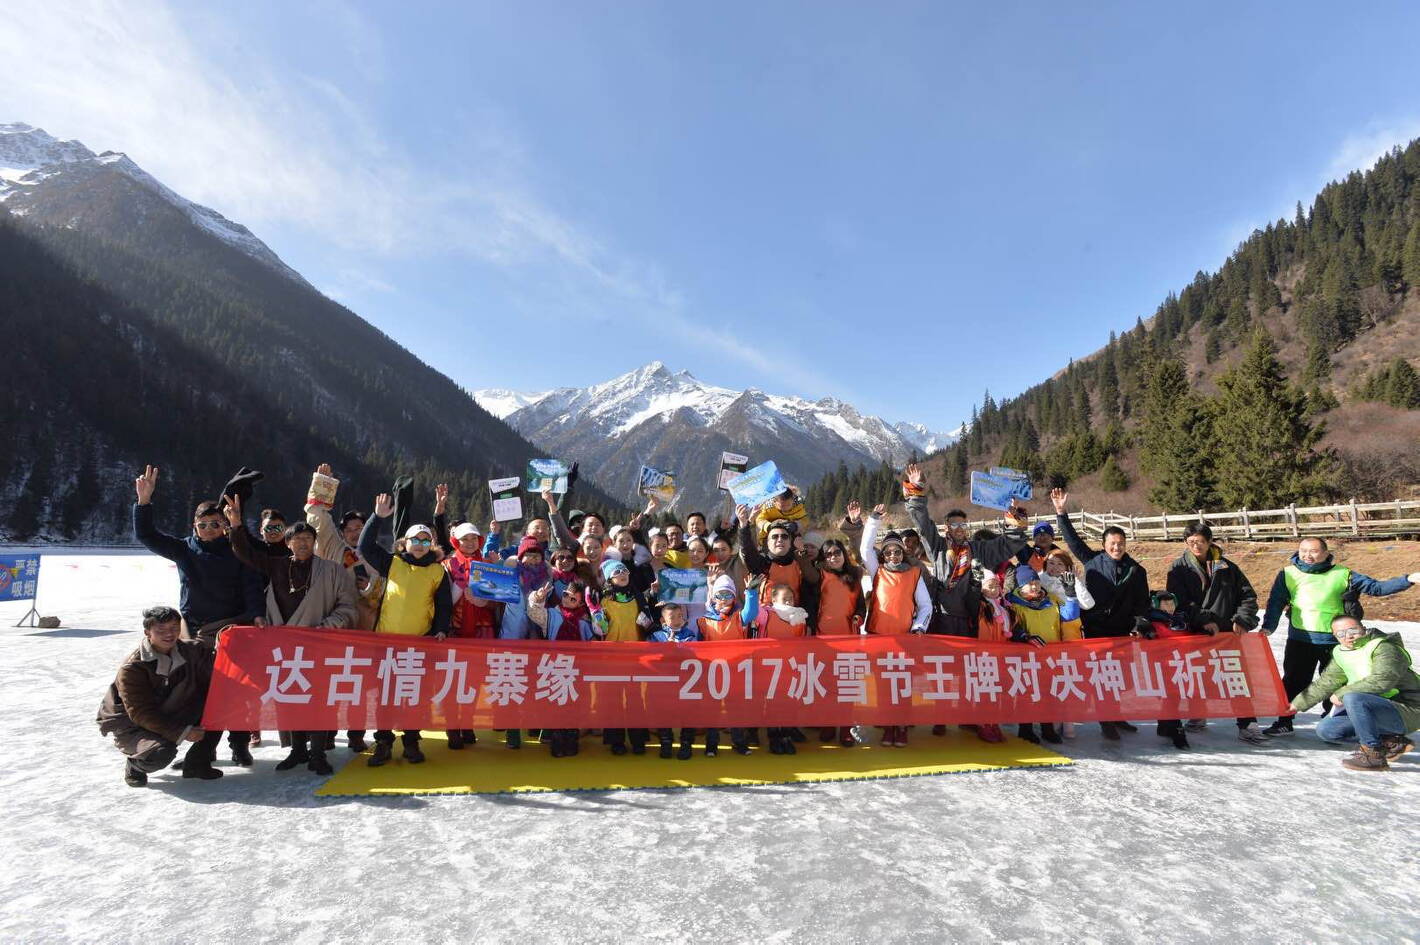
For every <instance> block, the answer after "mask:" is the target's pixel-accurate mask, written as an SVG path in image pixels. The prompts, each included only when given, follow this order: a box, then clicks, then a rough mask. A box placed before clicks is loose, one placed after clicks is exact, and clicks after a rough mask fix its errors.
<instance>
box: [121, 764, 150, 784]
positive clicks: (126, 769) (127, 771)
mask: <svg viewBox="0 0 1420 945" xmlns="http://www.w3.org/2000/svg"><path fill="white" fill-rule="evenodd" d="M123 783H124V784H126V785H128V786H129V787H143V786H144V785H145V784H147V783H148V775H147V774H145V773H144V772H142V771H139V770H138V769H137V768H135V767H133V763H132V762H125V763H124V765H123Z"/></svg>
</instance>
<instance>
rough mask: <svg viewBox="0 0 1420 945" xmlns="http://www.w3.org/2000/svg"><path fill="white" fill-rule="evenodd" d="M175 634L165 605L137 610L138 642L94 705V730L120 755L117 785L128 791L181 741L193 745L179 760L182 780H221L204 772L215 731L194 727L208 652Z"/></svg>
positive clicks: (165, 761) (208, 769)
mask: <svg viewBox="0 0 1420 945" xmlns="http://www.w3.org/2000/svg"><path fill="white" fill-rule="evenodd" d="M181 632H182V615H181V614H180V613H178V612H177V611H176V610H175V609H173V608H172V607H150V608H149V609H147V610H145V611H143V642H142V644H140V645H139V647H138V649H136V650H134V651H133V652H132V653H130V654H129V655H128V657H127V659H125V660H124V661H123V663H122V664H121V665H120V666H119V667H118V674H117V676H116V677H115V678H114V681H113V683H112V684H111V685H110V686H109V687H108V694H107V695H105V696H104V700H103V702H102V703H100V705H99V715H98V723H99V731H100V732H101V733H103V734H104V735H111V736H113V740H114V743H115V744H116V745H117V746H118V750H119V751H121V752H123V753H124V754H125V755H127V756H128V763H127V765H126V766H125V770H124V776H123V780H124V782H125V783H126V784H127V785H128V786H129V787H142V786H143V785H145V784H147V783H148V775H149V774H151V773H153V772H154V771H161V770H162V769H163V768H166V767H167V766H168V765H169V764H171V763H172V761H173V759H174V758H176V757H177V752H178V746H179V745H180V744H182V743H183V742H192V743H193V745H192V747H191V748H189V749H188V752H187V756H186V757H185V758H184V759H183V763H182V776H183V777H184V778H201V779H202V780H204V781H211V780H213V779H215V778H220V777H221V776H222V772H220V771H218V770H217V769H216V768H214V767H213V766H212V759H213V758H214V757H215V756H216V754H217V742H218V741H219V740H220V739H221V737H222V733H221V732H220V731H217V732H205V731H203V730H202V728H201V727H200V726H201V723H202V707H203V705H204V704H205V703H206V701H207V687H208V685H209V684H210V683H211V681H212V661H213V658H214V656H215V651H214V650H213V649H211V648H210V647H206V646H203V645H201V644H198V643H190V642H187V641H185V640H180V639H179V636H180V635H181Z"/></svg>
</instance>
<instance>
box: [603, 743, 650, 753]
mask: <svg viewBox="0 0 1420 945" xmlns="http://www.w3.org/2000/svg"><path fill="white" fill-rule="evenodd" d="M641 750H642V751H645V749H644V748H643V749H641ZM611 753H612V754H613V755H624V754H626V745H625V744H624V743H622V742H617V743H616V744H614V745H612V746H611Z"/></svg>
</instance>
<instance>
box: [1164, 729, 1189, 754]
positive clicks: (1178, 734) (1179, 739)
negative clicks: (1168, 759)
mask: <svg viewBox="0 0 1420 945" xmlns="http://www.w3.org/2000/svg"><path fill="white" fill-rule="evenodd" d="M1169 740H1170V741H1172V742H1173V747H1175V748H1177V749H1178V750H1179V751H1187V750H1188V749H1189V747H1190V746H1189V744H1188V733H1187V732H1185V731H1184V730H1183V727H1182V726H1180V727H1179V728H1176V729H1174V731H1173V734H1172V735H1170V736H1169Z"/></svg>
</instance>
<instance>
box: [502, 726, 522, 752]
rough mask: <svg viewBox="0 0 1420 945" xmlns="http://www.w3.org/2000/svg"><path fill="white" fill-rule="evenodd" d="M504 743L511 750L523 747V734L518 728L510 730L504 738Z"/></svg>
mask: <svg viewBox="0 0 1420 945" xmlns="http://www.w3.org/2000/svg"><path fill="white" fill-rule="evenodd" d="M503 739H504V742H505V743H506V744H507V746H508V747H509V748H522V747H523V733H522V732H521V731H520V730H519V729H516V728H510V729H508V731H507V732H506V733H505V734H504V736H503Z"/></svg>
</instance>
